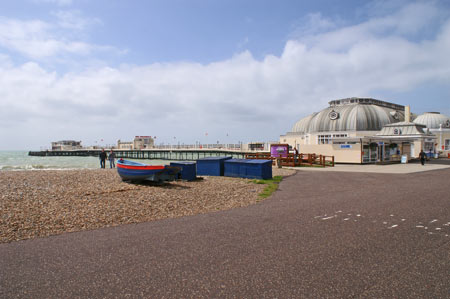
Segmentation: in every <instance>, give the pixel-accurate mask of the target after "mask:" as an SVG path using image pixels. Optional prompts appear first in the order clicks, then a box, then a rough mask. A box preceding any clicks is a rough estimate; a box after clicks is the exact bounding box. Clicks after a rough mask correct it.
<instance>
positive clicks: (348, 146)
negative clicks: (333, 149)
mask: <svg viewBox="0 0 450 299" xmlns="http://www.w3.org/2000/svg"><path fill="white" fill-rule="evenodd" d="M341 148H352V145H351V144H341Z"/></svg>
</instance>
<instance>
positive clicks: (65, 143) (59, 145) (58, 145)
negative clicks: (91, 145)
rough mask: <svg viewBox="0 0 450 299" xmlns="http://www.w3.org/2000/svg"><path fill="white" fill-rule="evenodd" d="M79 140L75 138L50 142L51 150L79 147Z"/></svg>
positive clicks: (68, 149)
mask: <svg viewBox="0 0 450 299" xmlns="http://www.w3.org/2000/svg"><path fill="white" fill-rule="evenodd" d="M81 148H82V146H81V141H75V140H60V141H56V142H52V151H70V150H76V149H81Z"/></svg>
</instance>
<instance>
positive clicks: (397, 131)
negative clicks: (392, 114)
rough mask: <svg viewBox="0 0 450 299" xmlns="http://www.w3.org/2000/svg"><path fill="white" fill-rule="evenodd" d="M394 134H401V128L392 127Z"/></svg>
mask: <svg viewBox="0 0 450 299" xmlns="http://www.w3.org/2000/svg"><path fill="white" fill-rule="evenodd" d="M394 135H402V130H401V129H394Z"/></svg>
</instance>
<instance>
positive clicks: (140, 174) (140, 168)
mask: <svg viewBox="0 0 450 299" xmlns="http://www.w3.org/2000/svg"><path fill="white" fill-rule="evenodd" d="M180 171H181V168H180V167H176V166H168V165H147V164H144V163H139V162H134V161H130V160H124V159H119V160H117V172H118V173H119V175H120V177H121V178H122V180H123V181H136V182H139V181H152V182H157V183H162V182H165V181H174V180H176V179H177V178H178V173H179V172H180Z"/></svg>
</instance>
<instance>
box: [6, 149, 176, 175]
mask: <svg viewBox="0 0 450 299" xmlns="http://www.w3.org/2000/svg"><path fill="white" fill-rule="evenodd" d="M135 161H138V162H141V163H146V164H150V165H162V164H170V161H162V160H135ZM106 167H109V161H106ZM80 168H86V169H94V168H100V162H99V159H98V158H97V157H31V156H28V152H26V151H13V152H11V151H0V171H2V170H3V171H4V170H36V169H40V170H42V169H80Z"/></svg>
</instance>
